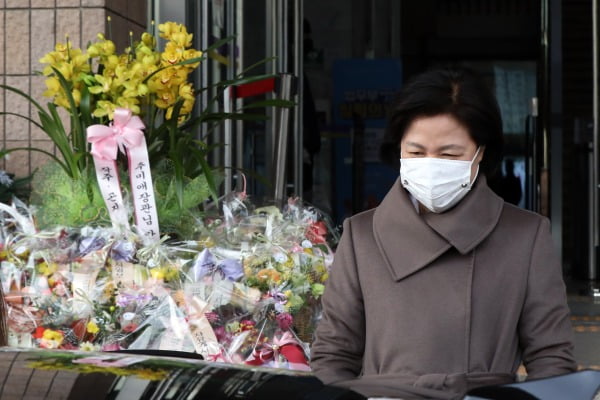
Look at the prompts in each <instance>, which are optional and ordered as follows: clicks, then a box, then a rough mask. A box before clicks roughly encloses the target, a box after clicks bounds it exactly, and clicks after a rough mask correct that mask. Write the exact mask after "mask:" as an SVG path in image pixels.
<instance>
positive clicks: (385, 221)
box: [311, 69, 576, 398]
mask: <svg viewBox="0 0 600 400" xmlns="http://www.w3.org/2000/svg"><path fill="white" fill-rule="evenodd" d="M384 142H385V143H384V146H383V147H382V156H384V158H386V159H388V160H389V159H396V160H397V159H400V177H399V179H398V180H397V181H396V183H395V185H394V186H393V187H392V188H391V190H390V191H389V193H388V194H387V195H386V197H385V198H384V200H383V201H382V203H381V204H380V205H379V207H377V208H376V209H374V210H369V211H366V212H363V213H361V214H358V215H355V216H353V217H351V218H349V219H347V220H346V221H345V222H344V232H343V235H342V239H341V241H340V244H339V246H338V249H337V251H336V255H335V261H334V264H333V266H332V268H331V275H330V278H329V280H328V283H327V286H326V290H325V294H324V296H323V317H322V320H321V321H320V323H319V326H318V327H317V332H316V339H315V341H314V343H313V346H312V350H311V353H312V360H311V367H312V369H313V371H314V372H315V374H316V376H317V377H319V378H320V379H321V380H322V381H323V382H324V383H327V384H334V385H339V386H344V387H349V388H352V389H354V390H356V391H358V392H361V393H363V394H364V395H367V396H392V397H402V398H461V397H462V395H463V394H464V393H465V392H466V391H467V390H469V389H471V388H473V387H476V386H482V385H489V384H502V383H508V382H513V381H514V380H515V377H516V373H517V369H518V368H519V365H520V364H521V363H523V365H524V366H525V368H526V370H527V375H528V378H540V377H547V376H552V375H558V374H564V373H569V372H572V371H574V370H575V369H576V363H575V361H574V359H573V355H572V350H573V349H572V348H573V346H572V330H571V324H570V320H569V309H568V307H567V302H566V293H565V286H564V283H563V280H562V271H561V265H560V262H559V259H558V257H557V256H556V254H555V252H554V249H553V244H552V238H551V234H550V225H549V222H548V220H547V219H546V218H544V217H542V216H540V215H537V214H535V213H532V212H529V211H526V210H522V209H519V208H517V207H515V206H513V205H511V204H508V203H505V202H504V201H503V200H502V199H501V198H500V197H498V196H497V195H495V194H494V193H493V192H492V191H491V189H489V187H488V186H487V183H486V175H488V174H490V175H491V174H492V173H493V171H494V169H495V168H496V166H497V165H498V163H499V161H500V159H501V152H502V143H503V141H502V121H501V117H500V112H499V107H498V104H497V102H496V100H495V98H494V96H493V94H492V93H491V91H490V90H489V89H488V87H487V86H486V84H485V83H484V82H483V81H481V80H480V79H479V78H478V77H477V76H475V75H474V74H473V73H471V72H469V71H467V70H464V69H438V70H432V71H428V72H425V73H423V74H421V75H419V76H417V77H416V78H415V79H413V80H412V81H411V82H409V83H408V84H407V85H406V86H405V88H404V89H403V90H402V92H401V94H400V96H399V100H398V102H397V104H396V105H395V108H394V109H393V111H392V116H391V120H390V124H389V129H388V132H387V133H386V138H385V140H384ZM390 145H391V147H390Z"/></svg>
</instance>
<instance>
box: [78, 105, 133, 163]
mask: <svg viewBox="0 0 600 400" xmlns="http://www.w3.org/2000/svg"><path fill="white" fill-rule="evenodd" d="M142 129H144V123H143V122H142V120H141V119H140V117H138V116H137V115H133V116H132V113H131V110H128V109H126V108H117V109H115V112H114V116H113V122H111V123H110V125H109V126H106V125H91V126H89V127H88V128H87V140H88V142H90V143H91V144H92V151H91V154H92V155H93V156H94V157H98V158H100V159H102V160H116V159H117V152H118V150H121V152H122V153H125V149H126V148H133V147H137V146H139V145H140V144H142V140H143V139H144V132H142Z"/></svg>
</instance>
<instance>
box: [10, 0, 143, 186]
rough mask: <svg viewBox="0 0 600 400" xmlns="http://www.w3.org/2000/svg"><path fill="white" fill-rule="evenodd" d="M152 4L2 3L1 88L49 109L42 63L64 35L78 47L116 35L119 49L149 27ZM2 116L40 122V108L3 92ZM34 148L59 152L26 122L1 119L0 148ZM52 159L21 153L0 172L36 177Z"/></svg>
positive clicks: (84, 0) (118, 0)
mask: <svg viewBox="0 0 600 400" xmlns="http://www.w3.org/2000/svg"><path fill="white" fill-rule="evenodd" d="M146 15H147V0H127V1H124V0H0V83H2V84H5V85H9V86H12V87H15V88H18V89H20V90H22V91H24V92H26V93H28V94H30V95H31V96H32V97H33V98H34V99H35V100H36V101H38V102H39V103H40V104H42V105H43V106H45V104H46V103H47V101H48V99H47V98H44V97H43V96H42V93H43V92H44V90H45V88H46V86H45V84H44V80H45V78H44V77H41V76H37V75H36V71H40V70H41V69H42V64H40V63H39V59H40V58H41V57H42V56H43V55H44V54H46V53H47V52H49V51H51V50H53V48H54V44H55V43H56V42H64V41H65V36H66V35H68V36H69V40H70V41H71V42H72V45H73V46H74V47H81V46H85V45H86V44H87V43H88V42H90V41H93V40H94V39H95V37H96V35H97V33H99V32H104V33H108V32H107V24H106V21H107V17H108V16H110V17H111V20H112V22H111V32H112V36H113V40H114V41H115V43H116V44H117V47H118V49H119V50H122V49H123V48H124V47H125V46H126V45H127V44H128V40H129V31H132V32H133V33H134V37H139V33H140V32H141V31H142V30H143V29H144V27H145V25H146ZM0 112H7V113H18V114H21V115H26V116H28V117H30V118H33V119H34V120H36V121H37V115H36V113H35V108H34V107H33V106H31V104H30V103H29V102H28V101H27V100H25V99H23V98H22V97H20V96H18V95H16V94H14V93H12V92H10V91H6V90H2V89H0ZM28 146H31V147H35V148H39V149H43V150H46V151H50V152H54V148H53V145H52V142H51V141H50V140H48V138H47V136H46V134H45V133H44V132H43V131H41V130H40V129H39V128H37V127H36V126H35V125H34V124H32V123H29V122H28V121H27V120H25V119H23V118H19V117H16V116H12V115H6V116H3V115H0V148H3V149H8V148H15V147H28ZM47 160H48V157H47V156H45V155H44V154H42V153H39V152H29V151H17V152H13V153H11V154H10V156H9V158H8V159H4V160H0V169H5V170H7V171H8V172H12V173H15V175H16V176H17V177H22V176H26V175H29V174H31V173H32V172H33V171H34V170H35V169H36V168H38V167H40V166H42V165H43V164H44V163H45V162H46V161H47Z"/></svg>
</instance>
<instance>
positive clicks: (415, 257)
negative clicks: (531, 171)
mask: <svg viewBox="0 0 600 400" xmlns="http://www.w3.org/2000/svg"><path fill="white" fill-rule="evenodd" d="M503 205H504V201H503V200H502V199H501V198H500V197H498V196H497V195H495V194H494V193H493V192H492V190H491V189H490V188H489V187H488V186H487V183H486V180H485V177H484V176H480V177H478V178H477V183H476V184H475V185H474V187H473V189H472V190H471V192H470V193H469V194H468V195H467V196H465V198H464V199H463V200H462V201H461V202H460V203H459V204H458V205H457V206H456V207H454V208H453V209H451V210H449V211H447V212H444V213H440V214H435V213H428V214H424V215H419V214H418V213H417V212H416V210H415V208H414V206H413V204H412V202H411V200H410V197H409V195H408V193H407V192H406V190H404V188H402V186H401V185H400V181H399V180H396V183H395V184H394V186H393V187H392V189H391V190H390V191H389V193H388V194H387V195H386V197H385V198H384V199H383V201H382V202H381V204H380V205H379V207H377V209H376V210H375V213H374V216H373V232H374V236H375V241H376V243H377V246H378V247H379V250H380V252H381V254H382V255H383V258H384V259H385V261H386V264H387V267H388V269H389V270H390V273H391V274H392V276H393V277H394V279H395V280H397V281H398V280H401V279H403V278H405V277H407V276H409V275H411V274H413V273H415V272H417V271H419V270H420V269H422V268H424V267H426V266H427V265H428V264H430V263H431V262H433V261H434V260H435V259H437V258H438V257H439V256H441V255H442V254H444V253H445V252H446V251H447V250H448V249H450V248H451V247H454V248H456V249H457V250H458V251H459V252H460V253H461V254H467V253H468V252H470V251H471V250H473V248H475V246H477V245H478V244H479V243H480V242H481V241H483V240H484V239H485V238H486V237H487V236H488V235H489V234H490V232H491V231H492V230H493V229H494V227H495V226H496V224H497V223H498V219H499V218H500V214H501V212H502V208H503Z"/></svg>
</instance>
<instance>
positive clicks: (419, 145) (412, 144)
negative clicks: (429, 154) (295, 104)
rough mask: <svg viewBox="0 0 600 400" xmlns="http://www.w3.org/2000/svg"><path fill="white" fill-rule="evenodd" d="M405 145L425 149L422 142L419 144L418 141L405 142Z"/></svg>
mask: <svg viewBox="0 0 600 400" xmlns="http://www.w3.org/2000/svg"><path fill="white" fill-rule="evenodd" d="M406 145H407V146H413V147H417V148H419V149H425V146H423V145H422V144H419V143H415V142H406Z"/></svg>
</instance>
